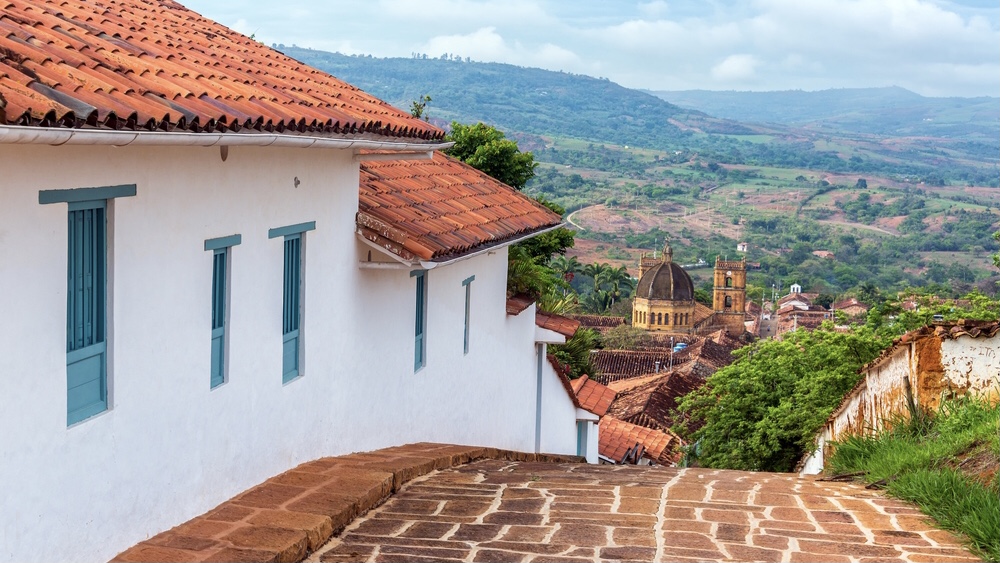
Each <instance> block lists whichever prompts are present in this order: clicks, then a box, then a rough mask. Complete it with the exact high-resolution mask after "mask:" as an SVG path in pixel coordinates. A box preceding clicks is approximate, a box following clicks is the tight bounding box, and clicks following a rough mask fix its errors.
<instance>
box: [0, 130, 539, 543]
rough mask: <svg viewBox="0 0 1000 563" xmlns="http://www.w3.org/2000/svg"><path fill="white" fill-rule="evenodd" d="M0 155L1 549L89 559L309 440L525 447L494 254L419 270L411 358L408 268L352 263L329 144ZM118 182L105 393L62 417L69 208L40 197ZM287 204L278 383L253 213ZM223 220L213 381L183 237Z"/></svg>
mask: <svg viewBox="0 0 1000 563" xmlns="http://www.w3.org/2000/svg"><path fill="white" fill-rule="evenodd" d="M0 169H3V170H4V177H3V178H2V179H0V289H2V291H3V294H4V299H3V300H2V301H0V318H3V319H4V320H3V323H2V324H0V332H2V334H0V428H3V429H4V431H3V432H0V451H2V452H4V461H3V463H0V484H2V485H0V506H2V507H3V509H2V510H0V561H31V560H47V561H58V560H66V561H72V560H86V561H92V560H106V559H108V558H110V557H112V556H114V555H115V554H116V553H118V552H119V551H121V550H123V549H125V548H127V547H129V546H130V545H132V544H134V543H135V542H137V541H140V540H142V539H145V538H146V537H149V536H151V535H153V534H155V533H158V532H160V531H162V530H164V529H167V528H169V527H171V526H174V525H176V524H178V523H180V522H183V521H185V520H187V519H189V518H191V517H193V516H196V515H198V514H201V513H203V512H204V511H206V510H208V509H210V508H212V507H213V506H215V505H216V504H218V503H219V502H222V501H224V500H226V499H228V498H230V497H232V496H233V495H235V494H237V493H239V492H240V491H243V490H245V489H246V488H248V487H250V486H253V485H255V484H257V483H259V482H261V481H263V480H264V479H266V478H268V477H271V476H273V475H275V474H277V473H279V472H281V471H284V470H286V469H288V468H290V467H293V466H295V465H296V464H298V463H301V462H304V461H307V460H310V459H315V458H318V457H322V456H328V455H338V454H344V453H349V452H352V451H361V450H371V449H375V448H380V447H385V446H389V445H394V444H401V443H407V442H415V441H440V442H454V443H466V444H481V445H490V446H496V447H503V448H511V449H518V450H523V451H530V450H531V449H532V448H533V445H534V397H535V396H534V375H535V364H534V346H533V333H534V322H533V318H532V317H530V316H527V315H520V316H517V317H508V316H507V315H506V314H505V311H504V301H505V295H504V285H505V268H506V250H503V249H501V250H499V251H497V252H496V253H492V254H490V255H483V256H480V257H477V258H473V259H470V260H468V261H464V262H459V263H456V264H454V265H451V266H447V267H443V268H440V269H435V270H432V271H430V272H428V274H427V283H428V291H429V306H428V321H427V366H426V367H425V368H424V369H422V370H420V371H419V372H417V373H414V370H413V326H414V285H413V284H414V280H413V279H412V278H411V277H410V276H409V271H406V270H388V271H373V270H361V269H359V268H358V267H357V262H358V260H359V259H360V258H361V257H362V256H363V255H365V254H367V248H366V247H365V248H363V247H362V245H361V244H360V243H358V242H357V241H356V239H355V237H354V234H353V233H354V214H355V212H356V210H357V177H358V176H357V164H356V163H354V162H352V160H351V155H350V153H349V152H346V151H334V150H297V149H274V148H254V147H245V148H244V147H235V148H231V149H230V150H229V156H228V160H227V161H226V162H223V161H222V160H221V158H220V154H219V149H217V148H154V147H124V148H112V147H70V146H67V147H35V146H2V147H0ZM296 178H297V179H298V180H299V185H298V186H297V187H296V186H295V179H296ZM117 184H136V186H137V195H136V196H135V197H129V198H120V199H118V200H115V201H114V202H113V203H112V204H111V206H110V210H109V245H110V246H109V248H110V252H109V254H110V259H109V263H110V266H109V269H110V272H111V273H110V275H109V287H110V313H109V321H110V322H109V339H108V340H109V357H110V358H109V366H108V367H109V370H108V371H109V386H110V388H111V393H110V404H111V408H110V409H109V410H108V411H107V412H105V413H103V414H101V415H98V416H96V417H94V418H92V419H89V420H87V421H84V422H82V423H80V424H77V425H74V426H73V427H70V428H67V427H66V365H65V360H66V353H65V346H66V344H65V332H66V327H65V324H66V252H67V250H66V247H67V242H66V241H67V233H66V223H67V219H66V217H67V206H66V204H50V205H39V203H38V192H39V190H50V189H67V188H78V187H97V186H109V185H117ZM306 221H316V230H315V231H311V232H309V233H307V234H306V239H305V250H304V258H305V275H304V279H305V292H304V307H305V312H304V316H303V328H302V331H303V332H302V338H303V342H304V347H305V348H304V361H303V364H302V368H303V376H302V377H301V378H299V379H297V380H295V381H292V382H290V383H288V384H286V385H282V381H281V307H282V304H281V290H282V242H281V239H268V238H267V230H268V229H269V228H273V227H280V226H285V225H289V224H296V223H301V222H306ZM235 233H239V234H242V237H243V242H242V244H241V245H239V246H237V247H235V248H234V249H233V251H232V253H231V274H230V284H231V297H230V305H229V314H230V322H229V328H228V338H229V346H230V354H229V360H228V362H229V370H228V372H229V379H228V381H227V382H226V383H225V384H224V385H222V386H220V387H218V388H216V389H214V390H210V389H209V372H210V368H209V359H210V304H211V297H210V287H211V271H212V270H211V268H212V253H211V252H206V251H204V250H203V244H204V240H205V239H208V238H214V237H220V236H226V235H230V234H235ZM471 275H475V276H476V280H475V281H474V282H472V310H471V326H472V338H471V349H470V352H469V354H468V355H464V354H463V351H462V341H463V321H464V299H465V291H464V288H463V287H462V285H461V282H462V280H464V279H466V278H467V277H469V276H471Z"/></svg>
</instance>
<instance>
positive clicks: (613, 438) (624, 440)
mask: <svg viewBox="0 0 1000 563" xmlns="http://www.w3.org/2000/svg"><path fill="white" fill-rule="evenodd" d="M598 436H599V437H598V453H599V454H600V455H602V456H604V457H606V458H608V459H612V460H614V461H615V462H621V460H622V458H624V457H625V454H626V453H627V452H628V450H629V449H630V448H633V447H635V446H636V445H639V446H641V447H643V448H644V449H645V454H644V456H643V457H646V458H648V459H651V460H653V461H654V462H656V463H658V464H660V465H672V464H675V463H677V462H678V461H680V459H681V455H682V454H681V451H680V447H681V446H683V445H684V441H683V440H681V439H680V437H679V436H677V435H676V434H674V433H673V432H671V431H669V430H666V431H663V430H654V429H652V428H646V427H644V426H639V425H637V424H632V423H630V422H625V421H624V420H619V419H617V418H613V417H610V416H605V417H603V418H601V422H600V430H599V434H598Z"/></svg>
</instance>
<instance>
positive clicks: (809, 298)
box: [778, 293, 819, 307]
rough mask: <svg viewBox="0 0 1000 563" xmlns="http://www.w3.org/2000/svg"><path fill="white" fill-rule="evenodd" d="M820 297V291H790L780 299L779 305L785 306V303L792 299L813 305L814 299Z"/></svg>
mask: <svg viewBox="0 0 1000 563" xmlns="http://www.w3.org/2000/svg"><path fill="white" fill-rule="evenodd" d="M817 297H819V294H818V293H789V294H788V295H785V296H784V297H782V298H780V299H778V307H781V306H783V305H784V304H785V303H789V302H792V301H798V302H800V303H805V304H806V305H812V302H813V299H816V298H817Z"/></svg>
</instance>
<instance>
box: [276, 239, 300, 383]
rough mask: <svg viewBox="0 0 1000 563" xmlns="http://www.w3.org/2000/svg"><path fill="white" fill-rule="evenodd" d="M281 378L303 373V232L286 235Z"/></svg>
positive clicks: (289, 378) (292, 377) (293, 376)
mask: <svg viewBox="0 0 1000 563" xmlns="http://www.w3.org/2000/svg"><path fill="white" fill-rule="evenodd" d="M281 302H282V307H281V310H282V324H281V328H282V330H281V333H282V348H281V351H282V352H281V358H282V359H281V380H282V381H283V382H288V381H291V380H293V379H295V378H296V377H298V376H299V363H300V362H299V360H300V358H299V355H300V353H301V350H300V349H299V328H300V324H301V320H302V235H289V236H287V237H285V260H284V279H283V282H282V301H281Z"/></svg>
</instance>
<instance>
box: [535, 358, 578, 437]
mask: <svg viewBox="0 0 1000 563" xmlns="http://www.w3.org/2000/svg"><path fill="white" fill-rule="evenodd" d="M560 377H562V376H561V375H559V374H558V373H556V370H555V369H553V368H552V364H551V363H549V361H548V360H547V359H546V360H545V361H543V362H542V445H541V451H542V452H544V453H551V454H566V455H576V419H577V416H576V410H577V409H576V405H574V404H573V399H572V398H571V397H570V396H569V394H568V393H567V392H566V388H565V387H563V384H562V383H560V382H559V378H560Z"/></svg>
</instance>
